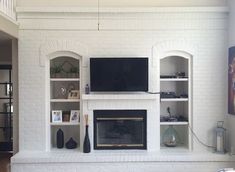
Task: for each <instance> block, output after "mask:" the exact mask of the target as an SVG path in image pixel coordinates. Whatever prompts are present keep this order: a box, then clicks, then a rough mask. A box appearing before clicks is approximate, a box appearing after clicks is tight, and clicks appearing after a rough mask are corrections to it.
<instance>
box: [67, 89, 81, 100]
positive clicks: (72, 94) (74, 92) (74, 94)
mask: <svg viewBox="0 0 235 172" xmlns="http://www.w3.org/2000/svg"><path fill="white" fill-rule="evenodd" d="M79 97H80V95H79V90H71V91H70V92H69V94H68V99H79Z"/></svg>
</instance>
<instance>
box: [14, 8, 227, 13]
mask: <svg viewBox="0 0 235 172" xmlns="http://www.w3.org/2000/svg"><path fill="white" fill-rule="evenodd" d="M16 12H17V13H97V12H98V7H16ZM99 12H100V13H179V12H180V13H192V12H197V13H204V12H206V13H208V12H209V13H214V12H216V13H218V12H220V13H227V12H229V8H228V7H143V8H138V7H122V8H120V7H113V8H112V7H107V8H106V7H101V8H100V9H99Z"/></svg>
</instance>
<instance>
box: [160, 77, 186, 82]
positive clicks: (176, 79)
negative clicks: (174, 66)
mask: <svg viewBox="0 0 235 172" xmlns="http://www.w3.org/2000/svg"><path fill="white" fill-rule="evenodd" d="M160 81H188V78H161V79H160Z"/></svg>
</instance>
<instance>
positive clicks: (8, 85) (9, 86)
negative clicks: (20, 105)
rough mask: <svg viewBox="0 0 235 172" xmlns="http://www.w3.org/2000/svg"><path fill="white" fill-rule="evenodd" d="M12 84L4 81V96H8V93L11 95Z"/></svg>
mask: <svg viewBox="0 0 235 172" xmlns="http://www.w3.org/2000/svg"><path fill="white" fill-rule="evenodd" d="M12 90H13V89H12V84H10V83H6V85H5V95H6V96H9V95H11V96H12Z"/></svg>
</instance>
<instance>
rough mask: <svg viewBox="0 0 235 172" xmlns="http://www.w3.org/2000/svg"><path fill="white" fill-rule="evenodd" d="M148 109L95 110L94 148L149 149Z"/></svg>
mask: <svg viewBox="0 0 235 172" xmlns="http://www.w3.org/2000/svg"><path fill="white" fill-rule="evenodd" d="M146 116H147V111H146V110H94V149H147V145H146V140H147V134H146V128H147V123H146Z"/></svg>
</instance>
